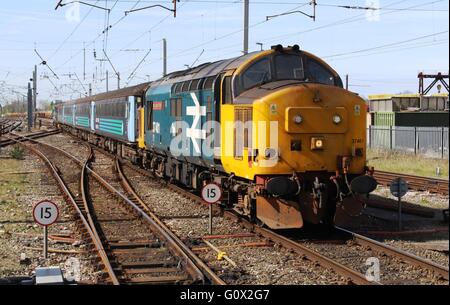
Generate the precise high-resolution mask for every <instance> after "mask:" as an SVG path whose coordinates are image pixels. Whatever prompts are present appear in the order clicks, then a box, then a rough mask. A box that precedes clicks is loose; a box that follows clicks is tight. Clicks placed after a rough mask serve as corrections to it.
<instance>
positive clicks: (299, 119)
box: [294, 115, 303, 124]
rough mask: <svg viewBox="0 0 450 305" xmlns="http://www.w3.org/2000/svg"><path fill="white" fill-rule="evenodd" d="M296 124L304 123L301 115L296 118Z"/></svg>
mask: <svg viewBox="0 0 450 305" xmlns="http://www.w3.org/2000/svg"><path fill="white" fill-rule="evenodd" d="M294 122H295V124H301V123H302V122H303V118H302V117H301V116H300V115H296V116H295V117H294Z"/></svg>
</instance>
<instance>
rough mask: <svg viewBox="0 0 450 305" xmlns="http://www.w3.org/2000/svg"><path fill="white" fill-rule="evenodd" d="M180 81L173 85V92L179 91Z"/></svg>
mask: <svg viewBox="0 0 450 305" xmlns="http://www.w3.org/2000/svg"><path fill="white" fill-rule="evenodd" d="M177 88H178V83H176V84H173V85H172V94H175V93H177Z"/></svg>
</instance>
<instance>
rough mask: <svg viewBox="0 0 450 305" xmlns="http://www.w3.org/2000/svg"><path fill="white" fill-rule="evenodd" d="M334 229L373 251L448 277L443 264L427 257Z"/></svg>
mask: <svg viewBox="0 0 450 305" xmlns="http://www.w3.org/2000/svg"><path fill="white" fill-rule="evenodd" d="M336 229H337V230H338V231H341V232H343V233H346V234H349V235H351V236H352V238H353V240H354V241H355V242H356V243H358V244H360V245H362V246H367V247H369V248H371V249H373V250H375V251H379V252H382V253H386V254H388V255H392V256H395V257H398V258H400V259H402V260H404V261H407V262H409V263H411V264H413V265H415V266H419V267H422V268H425V269H428V270H430V271H433V272H434V273H436V274H438V275H439V276H441V277H442V278H443V279H445V280H448V279H449V269H448V268H446V267H444V266H441V265H438V264H436V263H435V262H432V261H429V260H427V259H424V258H422V257H419V256H416V255H414V254H411V253H408V252H406V251H403V250H400V249H397V248H394V247H391V246H389V245H385V244H383V243H381V242H379V241H376V240H373V239H371V238H368V237H365V236H362V235H360V234H357V233H354V232H351V231H349V230H346V229H344V228H341V227H336Z"/></svg>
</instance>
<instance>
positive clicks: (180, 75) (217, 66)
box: [155, 51, 260, 85]
mask: <svg viewBox="0 0 450 305" xmlns="http://www.w3.org/2000/svg"><path fill="white" fill-rule="evenodd" d="M257 53H260V51H258V52H251V53H248V54H246V55H242V56H238V57H234V58H230V59H224V60H219V61H216V62H212V63H204V64H201V65H199V66H197V67H194V68H190V69H186V70H181V71H176V72H172V73H170V74H168V75H166V76H165V77H163V78H161V79H159V80H158V81H155V84H156V83H157V84H158V85H163V84H164V85H169V84H173V83H176V82H182V81H185V80H191V79H199V78H205V77H209V76H216V75H218V74H219V73H221V72H223V71H225V70H229V69H236V68H238V67H239V66H240V65H241V64H243V63H244V62H246V61H247V60H248V59H250V58H251V57H253V56H255V54H257Z"/></svg>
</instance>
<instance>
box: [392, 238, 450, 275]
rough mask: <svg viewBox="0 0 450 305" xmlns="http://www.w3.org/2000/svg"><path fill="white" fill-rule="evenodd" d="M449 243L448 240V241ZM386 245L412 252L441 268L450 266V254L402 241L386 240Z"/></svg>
mask: <svg viewBox="0 0 450 305" xmlns="http://www.w3.org/2000/svg"><path fill="white" fill-rule="evenodd" d="M447 242H448V239H447ZM384 243H386V244H388V245H391V246H394V247H396V248H400V249H402V250H404V251H407V252H410V253H412V254H415V255H417V256H420V257H423V258H426V259H429V260H431V261H433V262H435V263H437V264H439V265H441V266H446V267H447V268H448V266H449V258H448V252H447V253H445V252H441V251H435V250H430V249H424V248H422V247H420V246H418V245H415V244H411V241H402V240H384Z"/></svg>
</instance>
